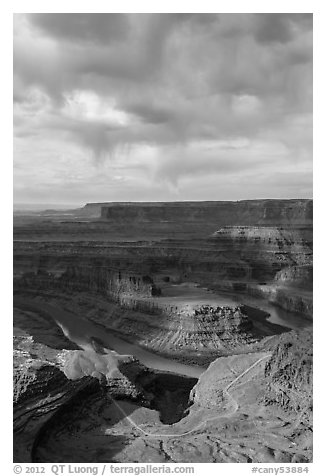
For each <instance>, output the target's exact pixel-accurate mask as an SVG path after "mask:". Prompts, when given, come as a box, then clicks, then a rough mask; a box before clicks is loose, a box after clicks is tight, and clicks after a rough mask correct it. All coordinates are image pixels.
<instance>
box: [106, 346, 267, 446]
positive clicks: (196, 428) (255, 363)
mask: <svg viewBox="0 0 326 476" xmlns="http://www.w3.org/2000/svg"><path fill="white" fill-rule="evenodd" d="M270 356H271V354H268V355H265V356H264V357H261V358H260V359H258V360H257V361H256V362H254V363H253V364H252V365H250V366H249V367H248V368H247V369H246V370H244V371H243V372H242V373H241V374H240V375H238V376H237V377H236V378H235V379H234V380H232V382H230V383H229V384H228V385H227V386H226V387H225V388H224V390H223V392H224V395H226V396H228V397H229V399H230V400H231V401H232V402H233V403H234V409H233V410H232V411H231V412H229V413H225V414H223V415H218V416H216V417H213V418H207V419H206V420H205V421H202V422H201V423H199V425H197V426H195V427H194V428H192V429H191V430H188V431H186V432H184V433H173V434H166V433H162V434H160V433H148V432H147V431H145V430H143V429H142V428H141V427H140V426H139V425H137V423H135V422H134V421H133V419H132V418H131V417H130V416H128V415H127V414H126V412H125V411H124V409H123V408H122V407H121V406H120V405H119V403H117V402H116V401H115V400H114V399H113V398H112V397H110V396H108V397H109V399H110V400H111V401H112V403H113V404H114V405H115V406H116V407H117V408H118V409H119V410H120V412H121V413H122V414H123V416H124V417H125V418H126V419H127V420H128V422H129V423H130V424H131V425H132V426H134V427H135V428H136V429H137V430H139V431H140V432H141V433H142V434H143V435H145V436H146V437H147V438H173V437H182V436H187V435H189V434H191V433H194V432H195V431H198V430H199V429H200V428H202V427H203V426H204V425H206V423H208V422H210V421H214V420H219V419H221V418H225V417H231V416H232V415H234V414H235V413H236V412H237V410H238V408H239V404H238V402H237V401H236V400H235V399H234V398H233V397H232V395H231V394H230V393H229V389H230V388H231V387H232V386H233V385H234V384H235V383H236V382H238V381H239V380H240V379H241V378H242V377H244V376H245V375H246V374H247V373H248V372H250V370H252V369H253V368H254V367H256V366H257V365H258V364H259V363H260V362H262V361H263V360H264V359H267V358H269V357H270Z"/></svg>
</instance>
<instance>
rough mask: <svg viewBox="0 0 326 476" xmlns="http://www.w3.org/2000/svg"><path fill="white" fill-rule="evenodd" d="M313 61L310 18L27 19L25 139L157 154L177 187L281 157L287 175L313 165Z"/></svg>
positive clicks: (103, 151)
mask: <svg viewBox="0 0 326 476" xmlns="http://www.w3.org/2000/svg"><path fill="white" fill-rule="evenodd" d="M311 62H312V15H310V14H128V15H125V14H28V15H16V16H15V37H14V100H15V103H16V106H15V133H16V136H17V137H20V140H23V138H24V140H25V144H26V147H28V140H29V137H30V138H35V137H41V136H42V140H44V141H45V140H49V141H51V140H52V137H53V134H55V135H56V137H58V138H59V137H60V140H61V141H63V144H67V147H76V146H77V147H78V149H79V153H84V152H83V151H85V153H87V154H89V152H91V155H92V156H93V157H95V158H100V159H101V162H103V160H104V159H105V157H106V156H107V157H108V158H110V157H111V158H112V157H113V156H114V155H115V161H119V159H118V157H119V153H120V154H121V153H122V151H126V150H128V154H129V159H130V160H133V159H132V157H133V156H132V154H133V152H132V151H133V150H135V149H137V148H139V147H145V148H146V147H150V148H152V149H150V150H151V151H152V152H151V153H152V158H151V160H149V159H148V160H149V163H151V161H152V163H153V171H154V172H153V173H154V176H155V177H158V176H159V174H161V176H162V177H163V178H164V179H166V180H170V181H171V183H172V182H173V183H174V184H176V182H177V181H178V180H181V181H182V178H183V177H188V178H189V177H194V179H195V176H196V174H199V173H200V174H205V173H206V174H210V173H220V174H221V175H222V176H223V174H227V176H228V177H230V174H232V173H233V174H236V170H237V169H238V170H240V169H241V170H244V171H245V170H248V171H249V170H250V171H252V169H253V168H255V167H256V168H257V171H258V169H259V168H263V167H265V168H266V167H267V165H268V164H269V162H268V161H270V162H272V161H273V160H274V163H276V162H275V157H277V163H278V164H279V165H278V167H282V165H280V164H284V165H283V166H284V167H285V169H286V173H288V169H289V170H290V169H291V167H293V163H294V162H293V161H294V157H300V159H298V160H301V161H302V164H304V167H305V166H306V165H307V164H308V163H309V160H310V159H311V157H310V156H311V128H310V125H311V109H312V65H311ZM47 138H48V139H47ZM239 138H240V139H241V138H242V139H245V140H246V141H247V142H249V143H250V144H251V145H250V146H246V147H244V148H243V150H242V153H241V151H239V150H237V151H236V153H229V152H228V150H230V149H232V144H233V142H234V141H236V140H238V139H239ZM31 140H32V139H31ZM33 140H34V139H33ZM220 141H223V143H224V145H223V147H222V146H221V144H220ZM227 141H228V142H229V143H228V144H226V143H225V142H227ZM273 141H274V142H273ZM263 143H265V145H266V144H267V145H266V147H262V149H261V150H262V156H261V158H260V160H259V159H258V158H257V156H254V158H253V156H252V154H253V153H254V154H255V153H256V152H255V151H256V150H257V147H258V146H257V144H263ZM33 144H34V143H33ZM194 144H195V146H194ZM207 144H211V146H212V147H214V146H215V145H216V147H217V149H216V153H215V154H214V153H211V152H208V146H207ZM214 144H215V145H214ZM273 144H274V145H273ZM280 144H281V146H280ZM62 147H63V145H62ZM259 147H260V146H259ZM259 147H258V150H260V149H259ZM153 148H154V149H155V151H154V149H153ZM273 148H274V151H275V154H276V155H275V154H273V153H270V149H273ZM76 150H77V149H76ZM146 150H147V149H146ZM267 150H268V152H266V151H267ZM76 153H77V152H76ZM264 154H265V155H264ZM140 155H141V154H140ZM271 157H273V159H271ZM309 157H310V159H309ZM21 160H23V159H22V158H21ZM24 160H26V161H28V159H24ZM31 160H32V159H31ZM121 160H122V159H121ZM123 160H124V159H123ZM146 160H147V159H146ZM139 161H140V162H139V167H140V169H141V167H143V164H142V163H141V159H139ZM26 163H27V162H26ZM176 164H177V165H176ZM266 164H267V165H266ZM49 167H50V165H49ZM146 167H150V165H148V164H147V165H146ZM268 168H269V167H268ZM308 168H309V167H308ZM269 170H270V168H269ZM257 174H258V172H257ZM308 181H310V178H309V180H308Z"/></svg>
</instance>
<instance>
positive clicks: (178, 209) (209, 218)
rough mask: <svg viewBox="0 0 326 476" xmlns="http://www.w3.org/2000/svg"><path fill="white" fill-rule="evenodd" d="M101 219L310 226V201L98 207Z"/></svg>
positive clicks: (224, 224)
mask: <svg viewBox="0 0 326 476" xmlns="http://www.w3.org/2000/svg"><path fill="white" fill-rule="evenodd" d="M101 217H102V218H103V219H105V220H112V221H115V222H117V221H118V222H121V221H122V222H123V221H126V222H135V221H136V222H160V221H168V222H171V223H173V222H180V221H184V222H196V223H198V222H199V223H200V222H206V223H214V224H215V226H226V225H250V226H254V225H275V224H276V225H282V224H286V225H308V224H309V225H310V224H312V200H247V201H240V202H173V203H130V204H115V203H113V204H106V205H104V204H101Z"/></svg>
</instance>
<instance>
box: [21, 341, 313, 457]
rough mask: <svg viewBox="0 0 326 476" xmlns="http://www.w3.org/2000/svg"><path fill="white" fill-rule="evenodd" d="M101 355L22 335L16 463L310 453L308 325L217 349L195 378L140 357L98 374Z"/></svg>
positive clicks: (298, 455) (301, 454)
mask: <svg viewBox="0 0 326 476" xmlns="http://www.w3.org/2000/svg"><path fill="white" fill-rule="evenodd" d="M21 353H23V354H24V359H23V358H22V357H23V354H21ZM98 358H99V361H101V356H100V355H98ZM96 359H97V357H96V355H95V354H93V355H89V354H88V353H87V352H86V353H85V352H84V351H57V350H53V349H50V348H48V347H46V346H43V345H39V344H36V343H35V342H33V339H31V338H30V337H28V336H23V337H21V338H19V339H16V340H15V362H16V367H15V380H14V387H15V404H14V461H15V462H25V463H26V462H38V463H40V462H85V463H86V462H88V463H90V462H129V463H130V462H141V463H144V462H178V463H181V462H187V463H189V462H257V463H259V462H261V463H280V462H284V463H285V462H309V461H311V459H312V439H311V416H312V405H311V372H312V368H311V339H310V337H309V335H308V334H307V333H303V334H300V333H299V334H298V333H288V334H286V335H283V336H282V337H280V338H279V342H278V343H277V345H275V346H274V347H273V349H272V350H269V351H267V350H265V351H264V350H262V351H260V352H254V353H247V354H242V355H238V356H230V357H223V358H219V359H217V360H216V361H215V362H213V363H212V364H211V366H210V367H209V369H208V370H207V371H206V372H204V373H203V374H202V376H201V377H200V379H199V381H198V383H196V381H195V380H194V379H185V378H183V377H181V376H177V375H173V374H171V375H169V374H159V375H158V376H157V375H156V374H155V373H153V372H151V371H149V370H148V369H146V368H144V366H142V365H140V364H139V363H138V362H137V361H131V362H129V363H125V364H123V365H122V366H121V368H120V375H116V376H115V378H113V377H112V376H111V377H108V376H107V375H106V374H105V372H106V370H104V371H103V368H102V367H101V369H102V370H101V371H100V374H101V375H97V376H96V378H95V376H94V375H93V376H91V373H92V372H90V369H91V368H93V366H94V364H95V363H96ZM82 362H83V363H82ZM81 363H82V365H80V364H81ZM101 365H102V364H101ZM76 372H77V373H78V372H79V375H77V373H76ZM72 374H73V375H72ZM84 374H86V375H84ZM67 375H68V376H70V377H73V380H71V379H69V378H67ZM192 387H193V390H192V391H191V393H190V400H189V403H188V405H187V399H188V398H187V395H189V392H190V390H191V388H192ZM189 404H191V405H190V406H189ZM187 406H188V408H187ZM176 413H177V414H178V416H177V418H175V417H174V418H173V415H175V414H176Z"/></svg>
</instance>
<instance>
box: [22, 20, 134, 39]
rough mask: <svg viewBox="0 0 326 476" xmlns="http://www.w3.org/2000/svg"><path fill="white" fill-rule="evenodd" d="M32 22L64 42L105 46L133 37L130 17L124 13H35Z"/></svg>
mask: <svg viewBox="0 0 326 476" xmlns="http://www.w3.org/2000/svg"><path fill="white" fill-rule="evenodd" d="M30 22H31V23H32V24H33V25H34V26H35V27H36V28H39V29H40V30H42V31H43V32H44V33H45V34H48V35H49V36H51V37H53V38H57V39H59V40H60V41H64V40H67V41H70V42H76V41H77V42H81V43H84V42H86V43H87V42H90V43H98V44H102V43H110V42H112V41H113V42H115V41H123V40H126V39H127V38H128V33H129V21H128V17H127V15H125V14H121V13H111V14H110V15H109V16H107V15H103V14H102V13H91V14H89V15H85V14H83V13H51V14H49V13H33V14H31V15H30Z"/></svg>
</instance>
